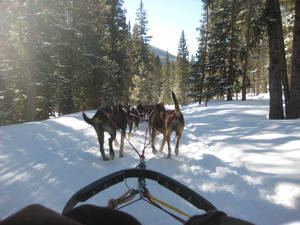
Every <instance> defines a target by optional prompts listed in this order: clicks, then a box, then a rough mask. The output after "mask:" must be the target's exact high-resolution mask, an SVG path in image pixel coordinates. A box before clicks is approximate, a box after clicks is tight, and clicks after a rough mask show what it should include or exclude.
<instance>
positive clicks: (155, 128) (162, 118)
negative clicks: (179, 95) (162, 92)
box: [149, 92, 184, 158]
mask: <svg viewBox="0 0 300 225" xmlns="http://www.w3.org/2000/svg"><path fill="white" fill-rule="evenodd" d="M172 97H173V101H174V104H175V110H166V109H165V107H164V105H163V104H162V103H160V104H157V105H155V106H154V109H153V111H152V115H151V117H150V120H149V125H150V126H151V136H152V152H153V153H154V154H155V153H156V151H157V150H156V148H155V146H154V145H155V137H156V135H157V134H158V132H160V133H162V134H163V141H162V144H161V146H160V151H161V152H162V151H163V148H164V145H165V143H166V142H167V143H168V158H170V157H171V147H170V138H171V134H172V132H173V131H175V133H176V146H175V154H176V155H178V153H179V141H180V138H181V135H182V132H183V129H184V118H183V115H182V113H181V111H180V108H179V105H178V102H177V99H176V96H175V94H174V93H173V92H172Z"/></svg>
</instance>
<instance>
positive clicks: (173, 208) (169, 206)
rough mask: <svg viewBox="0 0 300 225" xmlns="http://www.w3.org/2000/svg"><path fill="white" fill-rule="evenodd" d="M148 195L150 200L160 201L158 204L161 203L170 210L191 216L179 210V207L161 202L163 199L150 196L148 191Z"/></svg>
mask: <svg viewBox="0 0 300 225" xmlns="http://www.w3.org/2000/svg"><path fill="white" fill-rule="evenodd" d="M148 196H149V197H150V199H151V200H153V201H155V202H158V203H160V204H162V205H164V206H166V207H168V208H169V209H172V210H174V211H176V212H178V213H180V214H182V215H184V216H186V217H191V216H190V215H189V214H187V213H185V212H182V211H181V210H179V209H177V208H175V207H173V206H171V205H168V204H167V203H165V202H163V201H161V200H159V199H157V198H155V197H154V196H152V195H151V194H150V193H148Z"/></svg>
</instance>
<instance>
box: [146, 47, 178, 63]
mask: <svg viewBox="0 0 300 225" xmlns="http://www.w3.org/2000/svg"><path fill="white" fill-rule="evenodd" d="M151 48H152V50H153V51H154V53H155V54H156V55H158V56H159V58H160V61H161V62H162V63H163V62H164V59H165V56H166V53H167V52H166V51H164V50H162V49H160V48H157V47H155V46H152V45H151ZM169 59H170V61H174V62H175V61H176V56H175V55H172V54H171V53H170V52H169Z"/></svg>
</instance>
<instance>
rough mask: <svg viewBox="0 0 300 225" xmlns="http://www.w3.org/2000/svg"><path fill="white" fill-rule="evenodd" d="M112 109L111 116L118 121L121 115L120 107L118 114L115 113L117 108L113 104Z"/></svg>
mask: <svg viewBox="0 0 300 225" xmlns="http://www.w3.org/2000/svg"><path fill="white" fill-rule="evenodd" d="M110 110H111V114H110V116H111V118H113V119H114V122H118V119H119V117H120V109H119V108H118V111H117V114H116V115H115V108H114V107H113V106H111V107H110Z"/></svg>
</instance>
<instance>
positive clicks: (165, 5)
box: [123, 0, 202, 56]
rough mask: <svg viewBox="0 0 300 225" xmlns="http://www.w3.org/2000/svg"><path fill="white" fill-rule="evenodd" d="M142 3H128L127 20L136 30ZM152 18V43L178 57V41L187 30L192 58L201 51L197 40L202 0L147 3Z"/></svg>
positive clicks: (152, 0)
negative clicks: (135, 26)
mask: <svg viewBox="0 0 300 225" xmlns="http://www.w3.org/2000/svg"><path fill="white" fill-rule="evenodd" d="M139 4H140V0H124V5H123V6H124V8H125V9H126V11H127V14H126V17H127V20H130V22H131V26H132V27H133V25H134V23H135V19H136V10H137V9H138V8H139ZM143 4H144V9H145V10H146V13H147V19H148V25H147V27H148V29H149V31H148V35H152V39H151V42H150V44H151V45H154V46H155V47H158V48H160V49H162V50H168V51H169V52H170V53H172V54H174V55H176V54H177V49H178V42H179V38H180V35H181V32H182V30H184V33H185V37H186V41H187V45H188V49H189V53H190V56H191V55H195V54H196V51H197V46H198V42H197V38H198V37H199V32H198V31H196V28H197V27H200V19H201V14H202V3H201V0H143Z"/></svg>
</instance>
